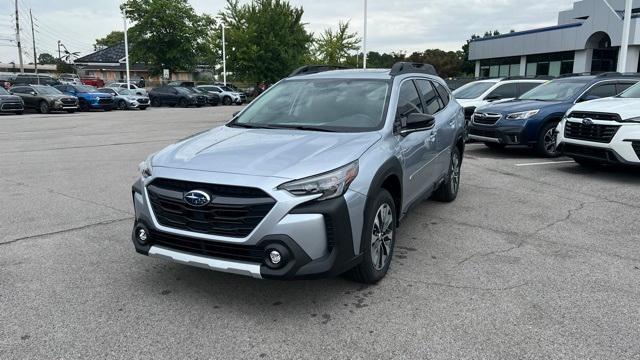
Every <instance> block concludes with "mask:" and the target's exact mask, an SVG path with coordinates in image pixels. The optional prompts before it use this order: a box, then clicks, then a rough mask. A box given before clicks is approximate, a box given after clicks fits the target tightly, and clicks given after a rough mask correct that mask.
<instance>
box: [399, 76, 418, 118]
mask: <svg viewBox="0 0 640 360" xmlns="http://www.w3.org/2000/svg"><path fill="white" fill-rule="evenodd" d="M422 112H423V110H422V102H421V101H420V95H418V90H417V89H416V86H415V84H414V83H413V80H408V81H405V82H404V83H403V84H402V85H401V86H400V95H399V96H398V110H397V112H396V119H397V120H400V119H403V118H406V117H407V116H409V114H413V113H422Z"/></svg>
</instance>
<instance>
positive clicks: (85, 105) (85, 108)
mask: <svg viewBox="0 0 640 360" xmlns="http://www.w3.org/2000/svg"><path fill="white" fill-rule="evenodd" d="M79 106H80V111H89V104H88V103H87V102H86V101H85V100H80V103H79Z"/></svg>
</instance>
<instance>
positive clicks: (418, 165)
mask: <svg viewBox="0 0 640 360" xmlns="http://www.w3.org/2000/svg"><path fill="white" fill-rule="evenodd" d="M412 113H425V111H424V108H423V103H422V100H421V97H420V94H419V93H418V89H417V88H416V84H415V83H414V81H413V80H411V79H408V80H405V81H404V82H403V83H402V84H401V85H400V91H399V95H398V106H397V108H396V122H397V123H399V124H402V123H403V121H406V119H407V117H408V116H409V115H410V114H412ZM399 145H400V148H401V149H402V159H403V162H404V179H403V186H404V189H405V202H406V203H407V204H409V203H412V202H413V201H414V200H416V199H417V198H418V197H419V196H421V195H422V194H423V193H424V192H426V191H428V190H429V188H431V187H432V186H433V184H434V183H435V181H436V177H437V174H436V173H435V172H434V171H433V169H432V166H434V161H435V159H436V153H437V149H436V129H435V128H434V129H431V130H424V131H417V132H413V133H410V134H408V135H406V136H401V135H399Z"/></svg>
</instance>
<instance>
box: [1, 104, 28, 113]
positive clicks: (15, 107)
mask: <svg viewBox="0 0 640 360" xmlns="http://www.w3.org/2000/svg"><path fill="white" fill-rule="evenodd" d="M17 111H24V104H23V103H19V102H5V103H2V104H0V112H10V113H13V112H17Z"/></svg>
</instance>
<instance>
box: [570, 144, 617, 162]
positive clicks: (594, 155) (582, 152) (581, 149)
mask: <svg viewBox="0 0 640 360" xmlns="http://www.w3.org/2000/svg"><path fill="white" fill-rule="evenodd" d="M562 151H563V153H564V154H566V155H570V156H571V155H573V156H577V157H586V158H590V159H597V160H602V161H606V162H618V159H617V158H616V156H615V155H614V154H613V152H611V150H608V149H602V148H597V147H591V146H582V145H575V144H566V143H565V144H564V145H563V147H562Z"/></svg>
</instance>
